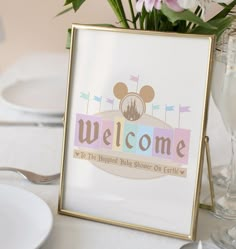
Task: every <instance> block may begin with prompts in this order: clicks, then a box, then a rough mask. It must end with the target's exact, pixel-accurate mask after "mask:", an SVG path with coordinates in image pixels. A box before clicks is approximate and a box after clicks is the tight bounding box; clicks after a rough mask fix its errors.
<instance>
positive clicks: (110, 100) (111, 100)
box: [106, 98, 114, 105]
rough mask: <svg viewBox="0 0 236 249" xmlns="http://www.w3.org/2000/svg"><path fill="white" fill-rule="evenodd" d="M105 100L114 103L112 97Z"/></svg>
mask: <svg viewBox="0 0 236 249" xmlns="http://www.w3.org/2000/svg"><path fill="white" fill-rule="evenodd" d="M106 102H107V103H109V104H111V105H113V104H114V99H110V98H107V99H106Z"/></svg>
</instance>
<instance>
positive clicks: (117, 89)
mask: <svg viewBox="0 0 236 249" xmlns="http://www.w3.org/2000/svg"><path fill="white" fill-rule="evenodd" d="M113 93H114V95H115V96H116V97H117V99H123V98H124V97H125V96H126V95H127V94H128V87H127V86H126V84H125V83H123V82H118V83H116V84H115V86H114V88H113Z"/></svg>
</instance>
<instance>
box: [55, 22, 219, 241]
mask: <svg viewBox="0 0 236 249" xmlns="http://www.w3.org/2000/svg"><path fill="white" fill-rule="evenodd" d="M214 43H215V39H214V37H213V36H211V35H190V34H177V33H164V32H163V33H160V32H152V31H138V30H126V29H118V28H107V27H98V26H88V25H79V24H73V25H72V42H71V51H70V67H69V76H68V90H67V104H66V113H65V127H64V145H63V158H62V175H61V184H60V195H59V205H58V212H59V214H63V215H69V216H73V217H79V218H84V219H88V220H93V221H97V222H102V223H107V224H112V225H118V226H122V227H127V228H132V229H137V230H142V231H146V232H151V233H156V234H161V235H166V236H170V237H175V238H180V239H186V240H195V238H196V223H197V216H198V208H199V195H200V185H201V177H202V167H203V154H204V149H205V146H204V143H205V135H206V134H205V132H206V119H207V112H208V101H209V93H210V79H211V71H212V61H213V51H214ZM141 81H142V82H141ZM124 82H125V83H124ZM143 82H145V84H144V83H143ZM157 92H158V94H157ZM111 96H112V97H111ZM171 101H172V102H171ZM153 190H155V191H154V193H153V192H152V191H153ZM178 198H179V199H178ZM183 214H184V216H185V217H184V216H183ZM186 217H187V218H186Z"/></svg>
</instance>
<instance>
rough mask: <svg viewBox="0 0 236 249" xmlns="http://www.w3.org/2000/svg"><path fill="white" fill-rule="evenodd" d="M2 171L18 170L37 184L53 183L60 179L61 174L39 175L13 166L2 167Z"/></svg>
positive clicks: (17, 171)
mask: <svg viewBox="0 0 236 249" xmlns="http://www.w3.org/2000/svg"><path fill="white" fill-rule="evenodd" d="M0 171H12V172H16V173H18V174H19V175H21V176H23V177H24V178H25V179H27V180H28V181H30V182H32V183H35V184H51V183H53V182H55V181H56V180H58V179H59V177H60V174H59V173H58V174H55V175H39V174H36V173H34V172H31V171H28V170H23V169H18V168H12V167H0Z"/></svg>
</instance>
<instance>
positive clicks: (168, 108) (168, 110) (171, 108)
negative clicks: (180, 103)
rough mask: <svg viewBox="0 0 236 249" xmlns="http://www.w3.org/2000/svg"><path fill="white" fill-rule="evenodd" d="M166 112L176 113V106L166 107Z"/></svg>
mask: <svg viewBox="0 0 236 249" xmlns="http://www.w3.org/2000/svg"><path fill="white" fill-rule="evenodd" d="M166 111H167V112H170V111H174V106H173V105H166Z"/></svg>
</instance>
